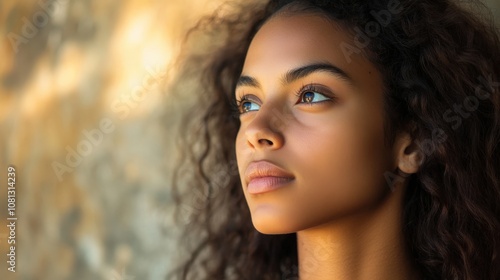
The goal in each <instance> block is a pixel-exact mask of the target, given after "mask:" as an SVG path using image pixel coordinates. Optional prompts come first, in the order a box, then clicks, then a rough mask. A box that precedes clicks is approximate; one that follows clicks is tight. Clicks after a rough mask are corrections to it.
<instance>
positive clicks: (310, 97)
mask: <svg viewBox="0 0 500 280" xmlns="http://www.w3.org/2000/svg"><path fill="white" fill-rule="evenodd" d="M325 100H330V98H329V97H326V96H325V95H323V94H321V93H319V92H315V91H312V90H306V91H304V92H303V93H302V96H301V98H300V101H301V102H299V103H317V102H321V101H325Z"/></svg>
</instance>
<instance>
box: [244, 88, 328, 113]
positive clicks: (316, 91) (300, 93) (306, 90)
mask: <svg viewBox="0 0 500 280" xmlns="http://www.w3.org/2000/svg"><path fill="white" fill-rule="evenodd" d="M307 92H314V93H317V94H321V95H323V96H324V97H326V98H327V100H322V101H319V102H311V103H309V102H302V103H303V104H309V105H310V106H313V105H315V104H318V103H323V102H335V101H336V98H335V97H334V96H332V95H329V94H325V93H323V92H322V91H321V90H318V89H317V86H316V85H314V84H307V85H305V86H302V87H301V88H300V89H299V90H298V91H296V92H295V93H294V95H295V96H297V98H299V101H302V98H303V95H304V94H305V93H307ZM248 96H249V94H243V96H242V97H241V98H237V99H236V100H235V112H236V114H239V115H242V114H245V113H247V112H242V109H241V105H242V104H243V103H244V102H246V101H250V102H255V100H253V98H249V97H248ZM298 103H300V102H297V103H295V104H298Z"/></svg>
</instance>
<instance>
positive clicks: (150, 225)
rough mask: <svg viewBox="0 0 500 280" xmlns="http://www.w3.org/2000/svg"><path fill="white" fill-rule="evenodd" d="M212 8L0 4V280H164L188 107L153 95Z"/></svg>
mask: <svg viewBox="0 0 500 280" xmlns="http://www.w3.org/2000/svg"><path fill="white" fill-rule="evenodd" d="M488 1H489V4H491V5H492V7H493V9H494V11H496V13H497V15H498V14H499V13H500V2H499V1H497V0H488ZM220 2H222V0H211V1H195V0H169V1H151V0H148V1H141V0H123V1H111V0H108V1H99V0H89V1H70V0H26V1H14V0H5V1H2V2H1V4H0V19H1V24H0V33H1V34H2V40H1V41H0V42H1V44H0V57H1V59H0V123H1V125H0V135H2V136H1V137H0V149H1V150H0V180H1V182H2V184H1V185H0V186H1V190H0V201H1V202H0V205H1V209H0V220H1V222H0V225H1V226H0V253H1V257H0V261H1V262H0V263H1V264H2V265H0V279H37V280H38V279H41V280H42V279H50V280H53V279H76V280H78V279H93V280H95V279H106V280H119V279H121V280H125V279H129V280H130V279H163V277H164V275H165V274H166V272H167V270H168V269H169V268H170V267H169V266H170V264H172V263H173V262H175V261H176V257H177V254H176V252H175V246H174V245H175V241H176V240H177V239H178V238H179V237H178V236H177V234H178V233H177V232H176V231H175V228H174V227H172V226H171V224H172V221H171V214H172V209H171V205H172V201H171V200H172V199H171V196H170V193H169V186H168V183H169V180H170V176H171V174H170V173H169V172H170V171H171V170H172V169H173V168H174V167H175V164H176V157H177V156H178V155H177V154H176V151H175V148H174V138H175V136H176V131H178V129H179V128H178V127H177V124H178V115H179V114H178V112H179V110H181V109H182V108H183V106H184V104H187V103H188V100H186V99H182V100H177V99H176V100H171V99H173V98H172V97H171V96H169V94H168V92H167V93H165V92H164V90H163V89H164V88H165V86H166V85H168V82H169V81H170V79H171V77H172V76H173V75H175V69H174V68H169V62H170V61H171V59H172V57H173V56H175V54H176V53H177V52H178V51H179V50H178V46H179V41H180V38H181V36H182V34H184V32H185V28H186V27H188V26H190V25H192V24H193V23H194V22H195V20H196V19H197V18H198V17H199V15H201V14H202V13H204V11H212V10H214V8H215V7H217V4H218V3H220ZM176 98H178V96H177V97H176ZM11 164H12V166H13V167H14V168H15V172H11V173H14V176H15V178H16V185H14V187H15V188H14V190H15V201H14V200H12V201H13V204H12V205H11V206H13V207H12V208H13V209H12V212H9V211H8V209H7V207H6V205H7V203H4V202H6V201H7V199H8V197H7V196H8V193H7V186H6V184H4V183H3V182H6V181H7V180H6V179H5V178H6V176H7V172H8V171H7V168H8V166H9V165H11ZM12 194H13V193H9V195H11V196H12ZM7 218H17V220H12V222H15V227H11V228H9V227H6V226H5V223H7ZM11 229H12V230H11ZM9 238H10V239H9ZM8 240H15V242H16V243H15V244H14V243H12V244H8V243H7V241H8ZM11 246H13V247H14V250H11V249H12V248H11ZM8 254H9V255H10V256H8ZM9 260H12V262H11V263H10V264H9V263H8V261H9ZM9 267H13V268H12V270H15V271H16V272H15V273H13V272H10V271H9V270H8V268H9Z"/></svg>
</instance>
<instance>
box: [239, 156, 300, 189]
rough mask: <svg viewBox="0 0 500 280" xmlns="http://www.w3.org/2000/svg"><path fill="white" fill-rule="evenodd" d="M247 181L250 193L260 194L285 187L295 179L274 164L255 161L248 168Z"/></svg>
mask: <svg viewBox="0 0 500 280" xmlns="http://www.w3.org/2000/svg"><path fill="white" fill-rule="evenodd" d="M245 179H246V183H247V191H248V193H250V194H260V193H265V192H270V191H273V190H276V189H279V188H281V187H284V186H286V185H287V184H289V183H290V182H292V181H293V180H295V177H294V176H293V175H292V174H290V173H289V172H287V171H285V170H283V169H282V168H280V167H278V166H277V165H275V164H273V163H270V162H268V161H255V162H252V163H250V165H249V166H248V168H247V170H246V172H245Z"/></svg>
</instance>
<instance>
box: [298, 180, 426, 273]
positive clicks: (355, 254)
mask: <svg viewBox="0 0 500 280" xmlns="http://www.w3.org/2000/svg"><path fill="white" fill-rule="evenodd" d="M403 190H404V189H402V188H400V189H398V190H396V191H395V192H393V193H389V194H388V195H387V198H386V199H384V201H383V202H381V204H380V205H378V206H377V207H375V209H370V210H369V211H366V212H364V213H359V214H356V215H351V216H349V217H343V218H339V219H336V220H334V221H331V222H329V223H327V224H323V225H321V226H317V227H314V228H309V229H307V230H303V231H299V232H297V249H298V260H299V276H300V280H332V279H335V280H354V279H356V280H364V279H370V280H378V279H396V280H397V279H405V280H406V279H419V276H418V272H417V270H416V269H415V267H414V266H413V265H412V262H411V261H410V260H411V259H410V257H409V255H408V253H407V250H406V246H405V244H404V237H403V233H402V216H401V213H402V209H401V208H402V207H401V201H402V199H401V196H402V195H403V194H402V193H403Z"/></svg>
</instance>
